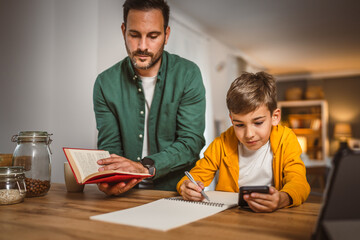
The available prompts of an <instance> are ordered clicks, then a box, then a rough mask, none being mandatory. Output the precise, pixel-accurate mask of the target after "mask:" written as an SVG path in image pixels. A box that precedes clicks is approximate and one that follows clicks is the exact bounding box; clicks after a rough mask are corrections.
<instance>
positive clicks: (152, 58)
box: [125, 42, 165, 70]
mask: <svg viewBox="0 0 360 240" xmlns="http://www.w3.org/2000/svg"><path fill="white" fill-rule="evenodd" d="M125 46H126V50H127V52H128V55H129V57H130V59H131V62H132V64H133V66H134V67H135V68H136V69H140V70H147V69H150V68H151V67H152V66H154V65H155V64H156V63H157V62H158V61H159V60H160V59H161V56H162V53H163V51H164V46H165V42H164V44H163V45H162V46H161V48H160V49H159V51H158V52H157V53H156V54H155V55H154V53H151V52H148V50H147V49H146V50H145V51H141V50H139V49H138V50H136V51H134V52H130V50H129V48H128V46H127V44H126V43H125ZM136 55H142V56H149V57H150V62H149V63H148V65H146V66H139V64H138V63H137V62H136V59H135V56H136Z"/></svg>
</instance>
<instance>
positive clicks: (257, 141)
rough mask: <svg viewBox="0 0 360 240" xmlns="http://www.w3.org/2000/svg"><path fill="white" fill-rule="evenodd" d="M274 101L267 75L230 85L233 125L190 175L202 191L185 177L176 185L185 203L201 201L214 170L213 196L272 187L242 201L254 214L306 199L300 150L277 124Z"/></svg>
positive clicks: (272, 83) (247, 76) (291, 134)
mask: <svg viewBox="0 0 360 240" xmlns="http://www.w3.org/2000/svg"><path fill="white" fill-rule="evenodd" d="M276 99H277V93H276V84H275V80H274V78H273V77H272V76H271V75H269V74H267V73H264V72H258V73H256V74H252V73H244V74H242V75H241V76H240V77H239V78H237V79H236V80H235V81H234V82H233V83H232V84H231V86H230V89H229V90H228V93H227V97H226V103H227V107H228V109H229V112H230V119H231V122H232V124H233V126H232V127H230V128H229V129H228V130H227V131H225V132H223V133H222V134H221V136H220V137H217V138H216V139H215V140H214V141H213V142H212V143H211V145H210V146H209V147H208V149H207V150H206V151H205V153H204V158H202V159H200V160H198V161H197V163H196V166H195V167H194V168H193V169H192V170H191V171H190V173H191V174H192V176H193V177H194V179H195V180H197V182H198V184H199V186H200V187H199V186H196V185H195V184H193V183H192V182H190V181H189V180H188V178H187V177H183V178H182V179H181V180H180V181H179V182H178V184H177V190H178V192H179V193H180V194H181V195H182V196H183V198H184V199H186V200H193V201H201V200H203V197H202V195H201V194H200V192H201V190H202V189H203V188H204V186H208V185H209V184H210V183H211V181H212V179H213V178H214V175H215V173H216V171H217V170H219V179H218V183H217V185H216V190H217V191H228V192H238V191H239V186H255V185H271V187H270V191H269V194H261V193H251V194H250V195H249V194H246V195H245V196H244V199H245V201H246V202H247V203H248V205H249V207H250V208H251V209H252V210H253V211H255V212H273V211H275V210H277V209H279V208H283V207H291V206H298V205H300V204H302V203H303V202H304V201H305V200H306V199H307V197H308V195H309V192H310V186H309V184H308V182H307V180H306V173H305V166H304V163H303V162H302V160H301V159H300V154H301V147H300V145H299V143H298V141H297V138H296V135H295V134H294V132H293V131H292V130H290V129H289V128H286V127H283V126H281V125H278V123H279V122H280V118H281V112H280V109H279V108H277V100H276ZM210 200H211V199H210Z"/></svg>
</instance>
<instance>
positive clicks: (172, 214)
mask: <svg viewBox="0 0 360 240" xmlns="http://www.w3.org/2000/svg"><path fill="white" fill-rule="evenodd" d="M206 194H207V195H208V196H209V198H210V201H211V202H191V201H184V200H182V198H181V197H175V198H163V199H160V200H157V201H154V202H151V203H148V204H144V205H141V206H138V207H134V208H129V209H125V210H120V211H116V212H111V213H105V214H101V215H96V216H92V217H90V219H92V220H98V221H104V222H110V223H117V224H125V225H130V226H135V227H144V228H149V229H154V230H160V231H167V230H170V229H173V228H176V227H180V226H183V225H185V224H188V223H191V222H194V221H197V220H199V219H202V218H205V217H208V216H211V215H213V214H216V213H218V212H221V211H223V210H225V209H228V208H231V207H235V206H237V201H238V193H230V192H219V191H208V192H206Z"/></svg>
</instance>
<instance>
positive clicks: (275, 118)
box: [271, 108, 281, 126]
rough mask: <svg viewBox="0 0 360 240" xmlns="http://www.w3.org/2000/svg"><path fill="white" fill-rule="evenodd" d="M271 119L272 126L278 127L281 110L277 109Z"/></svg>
mask: <svg viewBox="0 0 360 240" xmlns="http://www.w3.org/2000/svg"><path fill="white" fill-rule="evenodd" d="M271 118H272V119H271V124H272V125H273V126H276V125H278V124H279V122H280V120H281V110H280V109H279V108H277V109H275V110H274V112H273V114H272V117H271Z"/></svg>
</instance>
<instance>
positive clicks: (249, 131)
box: [245, 128, 254, 139]
mask: <svg viewBox="0 0 360 240" xmlns="http://www.w3.org/2000/svg"><path fill="white" fill-rule="evenodd" d="M245 137H246V138H247V139H251V138H253V137H254V131H253V130H252V129H251V128H246V131H245Z"/></svg>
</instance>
